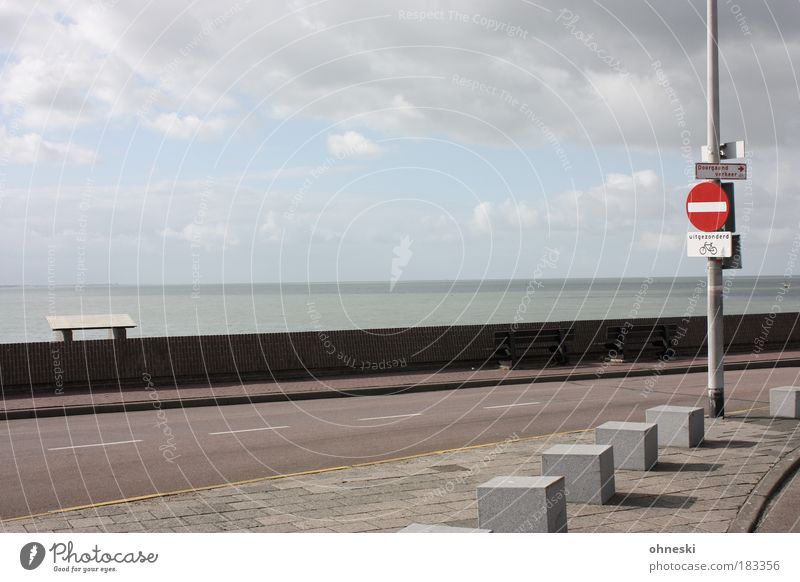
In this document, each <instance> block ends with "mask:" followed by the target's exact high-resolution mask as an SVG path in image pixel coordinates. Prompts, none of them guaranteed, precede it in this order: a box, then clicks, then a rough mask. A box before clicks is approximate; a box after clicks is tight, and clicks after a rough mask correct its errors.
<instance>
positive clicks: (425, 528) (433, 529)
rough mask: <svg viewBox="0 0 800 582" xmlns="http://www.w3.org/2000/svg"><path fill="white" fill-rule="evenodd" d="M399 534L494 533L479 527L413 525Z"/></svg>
mask: <svg viewBox="0 0 800 582" xmlns="http://www.w3.org/2000/svg"><path fill="white" fill-rule="evenodd" d="M397 533H492V530H490V529H480V528H477V527H453V526H451V525H433V524H428V523H412V524H411V525H407V526H406V527H404V528H403V529H401V530H400V531H398V532H397Z"/></svg>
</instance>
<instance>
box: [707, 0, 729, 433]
mask: <svg viewBox="0 0 800 582" xmlns="http://www.w3.org/2000/svg"><path fill="white" fill-rule="evenodd" d="M707 25H708V45H707V48H708V78H707V85H708V141H707V142H706V143H707V144H708V149H709V152H708V157H709V160H708V161H709V162H710V163H712V164H718V163H719V161H720V160H719V144H720V142H719V56H718V46H717V0H708V17H707ZM714 182H715V183H716V184H717V185H718V186H719V185H720V181H719V180H715V181H714ZM722 314H723V310H722V260H721V259H708V416H709V417H710V418H717V417H723V416H725V369H724V363H723V350H724V345H723V340H724V337H723V336H724V333H723V327H722Z"/></svg>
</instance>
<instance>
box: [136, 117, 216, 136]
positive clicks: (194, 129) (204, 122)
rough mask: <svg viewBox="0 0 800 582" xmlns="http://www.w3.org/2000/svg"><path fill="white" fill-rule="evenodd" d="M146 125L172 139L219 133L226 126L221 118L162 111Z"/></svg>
mask: <svg viewBox="0 0 800 582" xmlns="http://www.w3.org/2000/svg"><path fill="white" fill-rule="evenodd" d="M147 125H148V126H149V127H152V128H153V129H156V130H158V131H160V132H161V133H163V134H164V135H165V136H167V137H168V138H172V139H192V138H194V137H200V138H203V137H209V136H212V135H216V134H219V133H221V132H222V131H223V130H224V129H225V126H226V124H225V121H224V120H223V119H219V118H216V119H200V118H199V117H197V116H196V115H184V116H180V115H179V114H177V113H162V114H160V115H159V116H157V117H156V118H155V119H154V120H152V121H149V122H147Z"/></svg>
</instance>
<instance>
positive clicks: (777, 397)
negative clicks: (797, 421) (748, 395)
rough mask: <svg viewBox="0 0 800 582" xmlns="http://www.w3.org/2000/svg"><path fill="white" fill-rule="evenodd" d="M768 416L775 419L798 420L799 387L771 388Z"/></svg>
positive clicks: (799, 406) (799, 416) (799, 411)
mask: <svg viewBox="0 0 800 582" xmlns="http://www.w3.org/2000/svg"><path fill="white" fill-rule="evenodd" d="M769 415H770V416H775V417H777V418H800V386H781V387H779V388H771V389H770V391H769Z"/></svg>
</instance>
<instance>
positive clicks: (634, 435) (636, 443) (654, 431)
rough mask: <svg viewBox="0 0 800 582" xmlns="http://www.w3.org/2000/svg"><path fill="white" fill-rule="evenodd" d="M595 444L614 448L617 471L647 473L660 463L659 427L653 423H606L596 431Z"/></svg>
mask: <svg viewBox="0 0 800 582" xmlns="http://www.w3.org/2000/svg"><path fill="white" fill-rule="evenodd" d="M594 442H595V444H598V445H611V446H612V447H613V449H614V467H615V468H617V469H631V470H633V471H647V470H648V469H651V468H652V467H653V465H655V464H656V462H657V461H658V425H657V424H655V423H652V422H606V423H604V424H601V425H600V426H598V427H597V428H596V429H594Z"/></svg>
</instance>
